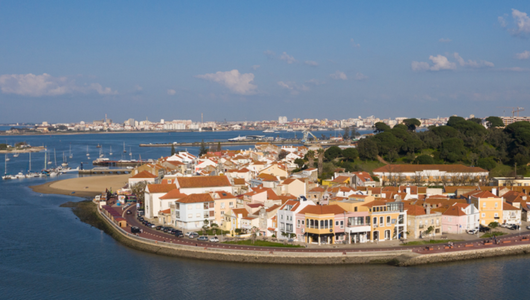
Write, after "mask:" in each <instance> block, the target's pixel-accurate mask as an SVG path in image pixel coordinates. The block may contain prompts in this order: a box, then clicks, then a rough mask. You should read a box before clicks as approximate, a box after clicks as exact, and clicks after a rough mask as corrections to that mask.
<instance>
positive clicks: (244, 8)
mask: <svg viewBox="0 0 530 300" xmlns="http://www.w3.org/2000/svg"><path fill="white" fill-rule="evenodd" d="M252 2H253V3H250V1H188V2H186V3H184V2H183V1H131V0H128V1H95V0H92V1H2V2H1V3H0V37H1V42H0V105H1V108H0V123H3V122H40V121H49V122H71V121H80V120H85V121H92V120H94V119H101V118H102V117H103V116H104V114H105V113H107V114H108V116H109V118H112V119H113V120H114V121H123V120H125V119H127V118H131V117H132V118H135V119H145V118H146V117H148V118H149V119H150V120H158V119H161V118H164V119H167V120H172V119H192V120H200V114H201V113H204V118H205V120H218V121H220V120H224V119H227V120H263V119H276V118H277V117H278V116H280V115H285V116H287V117H288V118H289V119H292V118H330V119H342V118H349V117H357V116H363V117H365V116H369V115H375V116H377V117H381V118H386V117H436V116H449V115H453V114H458V115H462V116H468V115H469V114H475V115H476V116H481V117H482V116H489V115H503V114H506V115H508V114H510V113H511V110H510V109H509V108H503V107H512V106H523V107H526V108H527V110H528V112H525V113H523V114H524V115H528V114H530V107H527V106H529V105H528V104H529V103H530V17H529V16H528V14H529V13H530V2H529V1H438V2H436V3H433V1H421V2H420V1H364V2H367V3H354V2H356V1H297V2H294V1H290V2H289V3H285V2H287V1H252ZM368 2H369V3H368Z"/></svg>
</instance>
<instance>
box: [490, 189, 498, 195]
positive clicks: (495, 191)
mask: <svg viewBox="0 0 530 300" xmlns="http://www.w3.org/2000/svg"><path fill="white" fill-rule="evenodd" d="M491 193H492V194H493V195H495V196H498V195H497V188H492V189H491Z"/></svg>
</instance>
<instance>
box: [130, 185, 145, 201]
mask: <svg viewBox="0 0 530 300" xmlns="http://www.w3.org/2000/svg"><path fill="white" fill-rule="evenodd" d="M146 187H147V182H145V181H140V182H137V183H136V184H134V185H133V186H132V187H131V192H132V193H133V195H135V196H136V201H137V202H138V203H139V204H140V207H144V201H145V188H146Z"/></svg>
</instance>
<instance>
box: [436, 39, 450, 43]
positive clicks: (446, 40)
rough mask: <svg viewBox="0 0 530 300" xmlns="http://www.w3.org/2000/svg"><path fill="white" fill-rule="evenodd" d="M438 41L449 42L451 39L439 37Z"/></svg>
mask: <svg viewBox="0 0 530 300" xmlns="http://www.w3.org/2000/svg"><path fill="white" fill-rule="evenodd" d="M438 42H440V43H450V42H451V39H444V38H441V39H439V40H438Z"/></svg>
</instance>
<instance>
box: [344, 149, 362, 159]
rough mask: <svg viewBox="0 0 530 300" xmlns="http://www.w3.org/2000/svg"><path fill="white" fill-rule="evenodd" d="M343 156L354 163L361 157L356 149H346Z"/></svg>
mask: <svg viewBox="0 0 530 300" xmlns="http://www.w3.org/2000/svg"><path fill="white" fill-rule="evenodd" d="M342 156H343V157H344V158H345V159H346V160H348V161H354V160H355V159H356V158H357V157H359V152H358V151H357V149H355V148H346V149H344V150H342Z"/></svg>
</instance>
